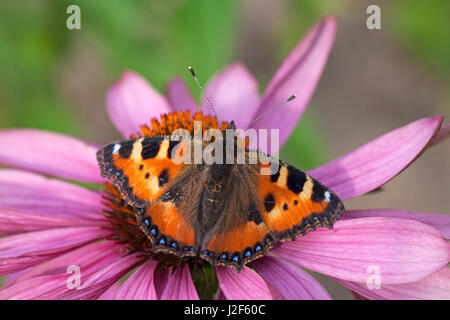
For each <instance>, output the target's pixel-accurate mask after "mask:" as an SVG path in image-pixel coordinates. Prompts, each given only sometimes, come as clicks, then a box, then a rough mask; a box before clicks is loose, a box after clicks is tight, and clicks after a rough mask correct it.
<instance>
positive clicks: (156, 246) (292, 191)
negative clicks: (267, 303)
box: [97, 122, 344, 271]
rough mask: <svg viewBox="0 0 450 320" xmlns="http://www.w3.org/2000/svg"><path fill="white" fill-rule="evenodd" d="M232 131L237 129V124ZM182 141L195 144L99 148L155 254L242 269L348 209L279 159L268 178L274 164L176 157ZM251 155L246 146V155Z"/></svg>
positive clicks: (145, 141)
mask: <svg viewBox="0 0 450 320" xmlns="http://www.w3.org/2000/svg"><path fill="white" fill-rule="evenodd" d="M227 129H232V130H235V127H234V123H233V122H230V124H229V125H228V128H227ZM225 137H226V135H224V139H223V143H224V145H226V141H227V139H226V138H225ZM233 139H234V141H233V144H234V146H235V149H234V150H237V148H238V146H237V145H236V144H237V140H236V138H235V137H233ZM183 143H184V144H192V143H194V142H193V140H181V142H180V141H179V140H176V141H174V139H173V137H171V136H154V137H144V138H136V139H131V140H126V141H121V142H116V143H112V144H108V145H106V146H104V147H103V148H102V149H101V150H99V151H98V153H97V160H98V163H99V165H100V168H101V173H102V176H103V177H106V178H109V179H111V180H112V182H113V184H114V186H115V187H116V188H117V189H118V190H119V192H120V193H121V195H122V196H123V198H124V199H125V201H126V202H127V203H128V204H129V205H130V206H132V207H133V208H134V213H135V215H136V219H137V221H138V224H139V226H140V228H141V229H142V231H143V232H144V233H145V234H146V236H147V237H148V239H150V241H151V243H152V250H153V251H154V252H165V253H171V254H174V255H176V256H178V257H189V256H197V255H198V256H200V257H201V258H202V259H204V260H207V261H209V262H210V263H211V264H213V265H219V266H226V267H232V268H234V269H235V270H237V271H240V270H241V269H242V268H243V266H244V265H245V264H246V263H249V262H250V261H252V260H255V259H258V258H260V257H262V256H264V255H265V254H266V253H267V252H268V251H269V250H270V249H271V248H272V247H273V246H274V245H275V243H277V242H279V241H290V240H295V239H297V238H298V237H299V236H302V235H304V234H305V233H307V232H308V231H311V230H315V229H317V228H319V227H328V228H332V227H333V224H334V222H335V221H336V220H337V219H338V218H339V217H340V215H341V214H342V213H343V211H344V206H343V203H342V201H341V200H340V199H339V198H338V196H337V195H336V194H335V193H333V192H332V191H331V190H329V189H328V188H327V187H325V186H324V185H322V184H321V183H320V182H318V181H317V180H315V179H313V178H312V177H310V176H308V175H307V174H305V173H304V172H302V171H300V170H298V169H296V168H294V167H293V166H291V165H289V164H287V163H285V162H283V161H280V160H277V161H279V166H278V169H277V170H276V172H275V173H273V174H270V175H263V174H261V168H263V167H264V166H267V165H269V166H270V163H269V164H267V163H262V162H260V161H259V160H258V161H257V162H256V163H255V164H250V163H249V161H246V162H245V164H238V163H237V161H234V163H233V164H226V161H223V163H224V164H218V163H212V164H205V163H201V164H195V163H191V164H185V163H183V162H180V161H173V159H172V158H173V157H174V156H182V153H183V150H186V149H184V148H178V145H179V144H180V145H181V144H183ZM202 145H203V148H205V147H206V146H207V145H208V143H207V142H202ZM185 146H186V145H185ZM189 147H190V146H189ZM174 150H175V152H173V151H174ZM188 150H192V149H191V148H189V149H188ZM224 150H225V149H224ZM252 152H253V153H254V152H255V151H250V150H245V157H246V159H247V160H248V159H249V158H250V157H251V156H252ZM233 153H234V152H233ZM258 154H259V152H258ZM233 156H234V157H236V154H235V153H234V155H233ZM224 157H226V152H224ZM235 160H236V159H235Z"/></svg>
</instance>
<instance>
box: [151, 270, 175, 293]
mask: <svg viewBox="0 0 450 320" xmlns="http://www.w3.org/2000/svg"><path fill="white" fill-rule="evenodd" d="M171 276H172V269H162V270H159V271H157V272H155V274H154V279H153V282H154V284H155V291H156V295H157V297H158V299H161V296H162V294H163V292H164V289H165V288H166V285H167V283H168V282H169V278H170V277H171Z"/></svg>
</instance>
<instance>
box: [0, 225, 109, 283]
mask: <svg viewBox="0 0 450 320" xmlns="http://www.w3.org/2000/svg"><path fill="white" fill-rule="evenodd" d="M111 232H112V231H111V230H106V229H103V228H99V227H78V228H57V229H51V230H43V231H34V232H28V233H21V234H17V235H12V236H8V237H5V238H1V239H0V274H7V273H12V272H16V271H19V270H21V269H25V268H28V267H30V266H33V265H36V264H38V263H41V262H43V261H46V260H49V259H51V258H54V257H56V256H58V255H61V254H63V253H65V252H67V251H69V250H72V249H73V248H76V247H79V246H81V245H83V244H87V243H90V242H93V241H96V240H100V239H104V238H106V237H107V236H109V235H111Z"/></svg>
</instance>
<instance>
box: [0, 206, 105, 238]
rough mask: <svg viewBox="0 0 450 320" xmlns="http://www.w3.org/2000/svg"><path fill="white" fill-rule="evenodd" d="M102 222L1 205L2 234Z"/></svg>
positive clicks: (91, 224)
mask: <svg viewBox="0 0 450 320" xmlns="http://www.w3.org/2000/svg"><path fill="white" fill-rule="evenodd" d="M102 224H103V223H102V221H98V222H94V221H93V220H86V219H80V218H66V217H61V216H56V215H51V214H43V213H31V212H25V211H21V210H14V209H4V208H1V207H0V235H10V234H16V233H22V232H29V231H38V230H47V229H53V228H63V227H82V226H93V225H102Z"/></svg>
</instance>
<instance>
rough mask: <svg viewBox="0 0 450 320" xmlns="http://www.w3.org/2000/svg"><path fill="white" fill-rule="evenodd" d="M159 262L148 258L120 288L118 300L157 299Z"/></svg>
mask: <svg viewBox="0 0 450 320" xmlns="http://www.w3.org/2000/svg"><path fill="white" fill-rule="evenodd" d="M157 266H158V263H157V262H156V261H154V260H151V259H149V260H147V261H146V262H145V263H144V264H143V265H141V266H140V267H139V268H138V269H137V270H136V271H135V272H134V273H133V274H132V275H131V276H130V277H129V278H128V279H127V280H126V281H125V282H124V283H123V284H122V285H121V286H120V287H119V289H118V291H117V294H116V295H115V297H114V299H116V300H157V296H156V290H155V284H154V274H155V270H156V267H157Z"/></svg>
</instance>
